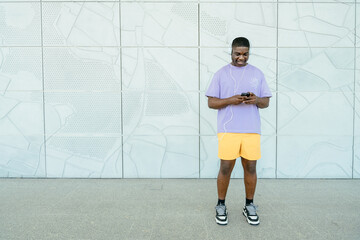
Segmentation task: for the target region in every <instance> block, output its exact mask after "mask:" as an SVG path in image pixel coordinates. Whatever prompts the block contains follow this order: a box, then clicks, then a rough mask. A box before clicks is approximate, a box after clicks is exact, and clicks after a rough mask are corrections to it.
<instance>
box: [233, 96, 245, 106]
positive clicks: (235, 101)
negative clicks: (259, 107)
mask: <svg viewBox="0 0 360 240" xmlns="http://www.w3.org/2000/svg"><path fill="white" fill-rule="evenodd" d="M245 100H246V97H245V96H241V95H234V96H232V97H230V98H229V102H230V104H232V105H239V104H241V103H243V102H244V101H245Z"/></svg>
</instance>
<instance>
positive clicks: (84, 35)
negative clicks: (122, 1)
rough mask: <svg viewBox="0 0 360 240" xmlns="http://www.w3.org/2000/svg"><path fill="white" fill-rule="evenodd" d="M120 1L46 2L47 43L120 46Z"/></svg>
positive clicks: (45, 44)
mask: <svg viewBox="0 0 360 240" xmlns="http://www.w3.org/2000/svg"><path fill="white" fill-rule="evenodd" d="M119 14H120V9H119V3H118V2H45V3H43V39H44V46H59V45H61V46H119V45H120V30H119V24H120V20H119V17H120V15H119Z"/></svg>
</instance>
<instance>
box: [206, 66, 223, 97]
mask: <svg viewBox="0 0 360 240" xmlns="http://www.w3.org/2000/svg"><path fill="white" fill-rule="evenodd" d="M219 79H220V77H219V72H217V73H215V74H214V77H213V79H212V80H211V83H210V86H209V88H208V90H207V91H206V93H205V95H206V96H207V97H216V98H220V84H219Z"/></svg>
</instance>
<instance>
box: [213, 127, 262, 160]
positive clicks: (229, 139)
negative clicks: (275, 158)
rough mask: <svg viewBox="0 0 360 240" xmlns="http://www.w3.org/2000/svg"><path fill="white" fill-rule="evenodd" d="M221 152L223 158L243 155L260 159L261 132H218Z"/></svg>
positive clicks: (252, 158) (248, 158) (247, 157)
mask: <svg viewBox="0 0 360 240" xmlns="http://www.w3.org/2000/svg"><path fill="white" fill-rule="evenodd" d="M218 141H219V154H218V157H219V158H220V159H222V160H234V159H236V158H238V157H243V158H245V159H247V160H258V159H260V158H261V153H260V134H257V133H218Z"/></svg>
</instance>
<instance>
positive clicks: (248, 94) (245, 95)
mask: <svg viewBox="0 0 360 240" xmlns="http://www.w3.org/2000/svg"><path fill="white" fill-rule="evenodd" d="M240 96H244V97H250V93H249V92H246V93H244V92H243V93H242V94H241V95H240Z"/></svg>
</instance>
